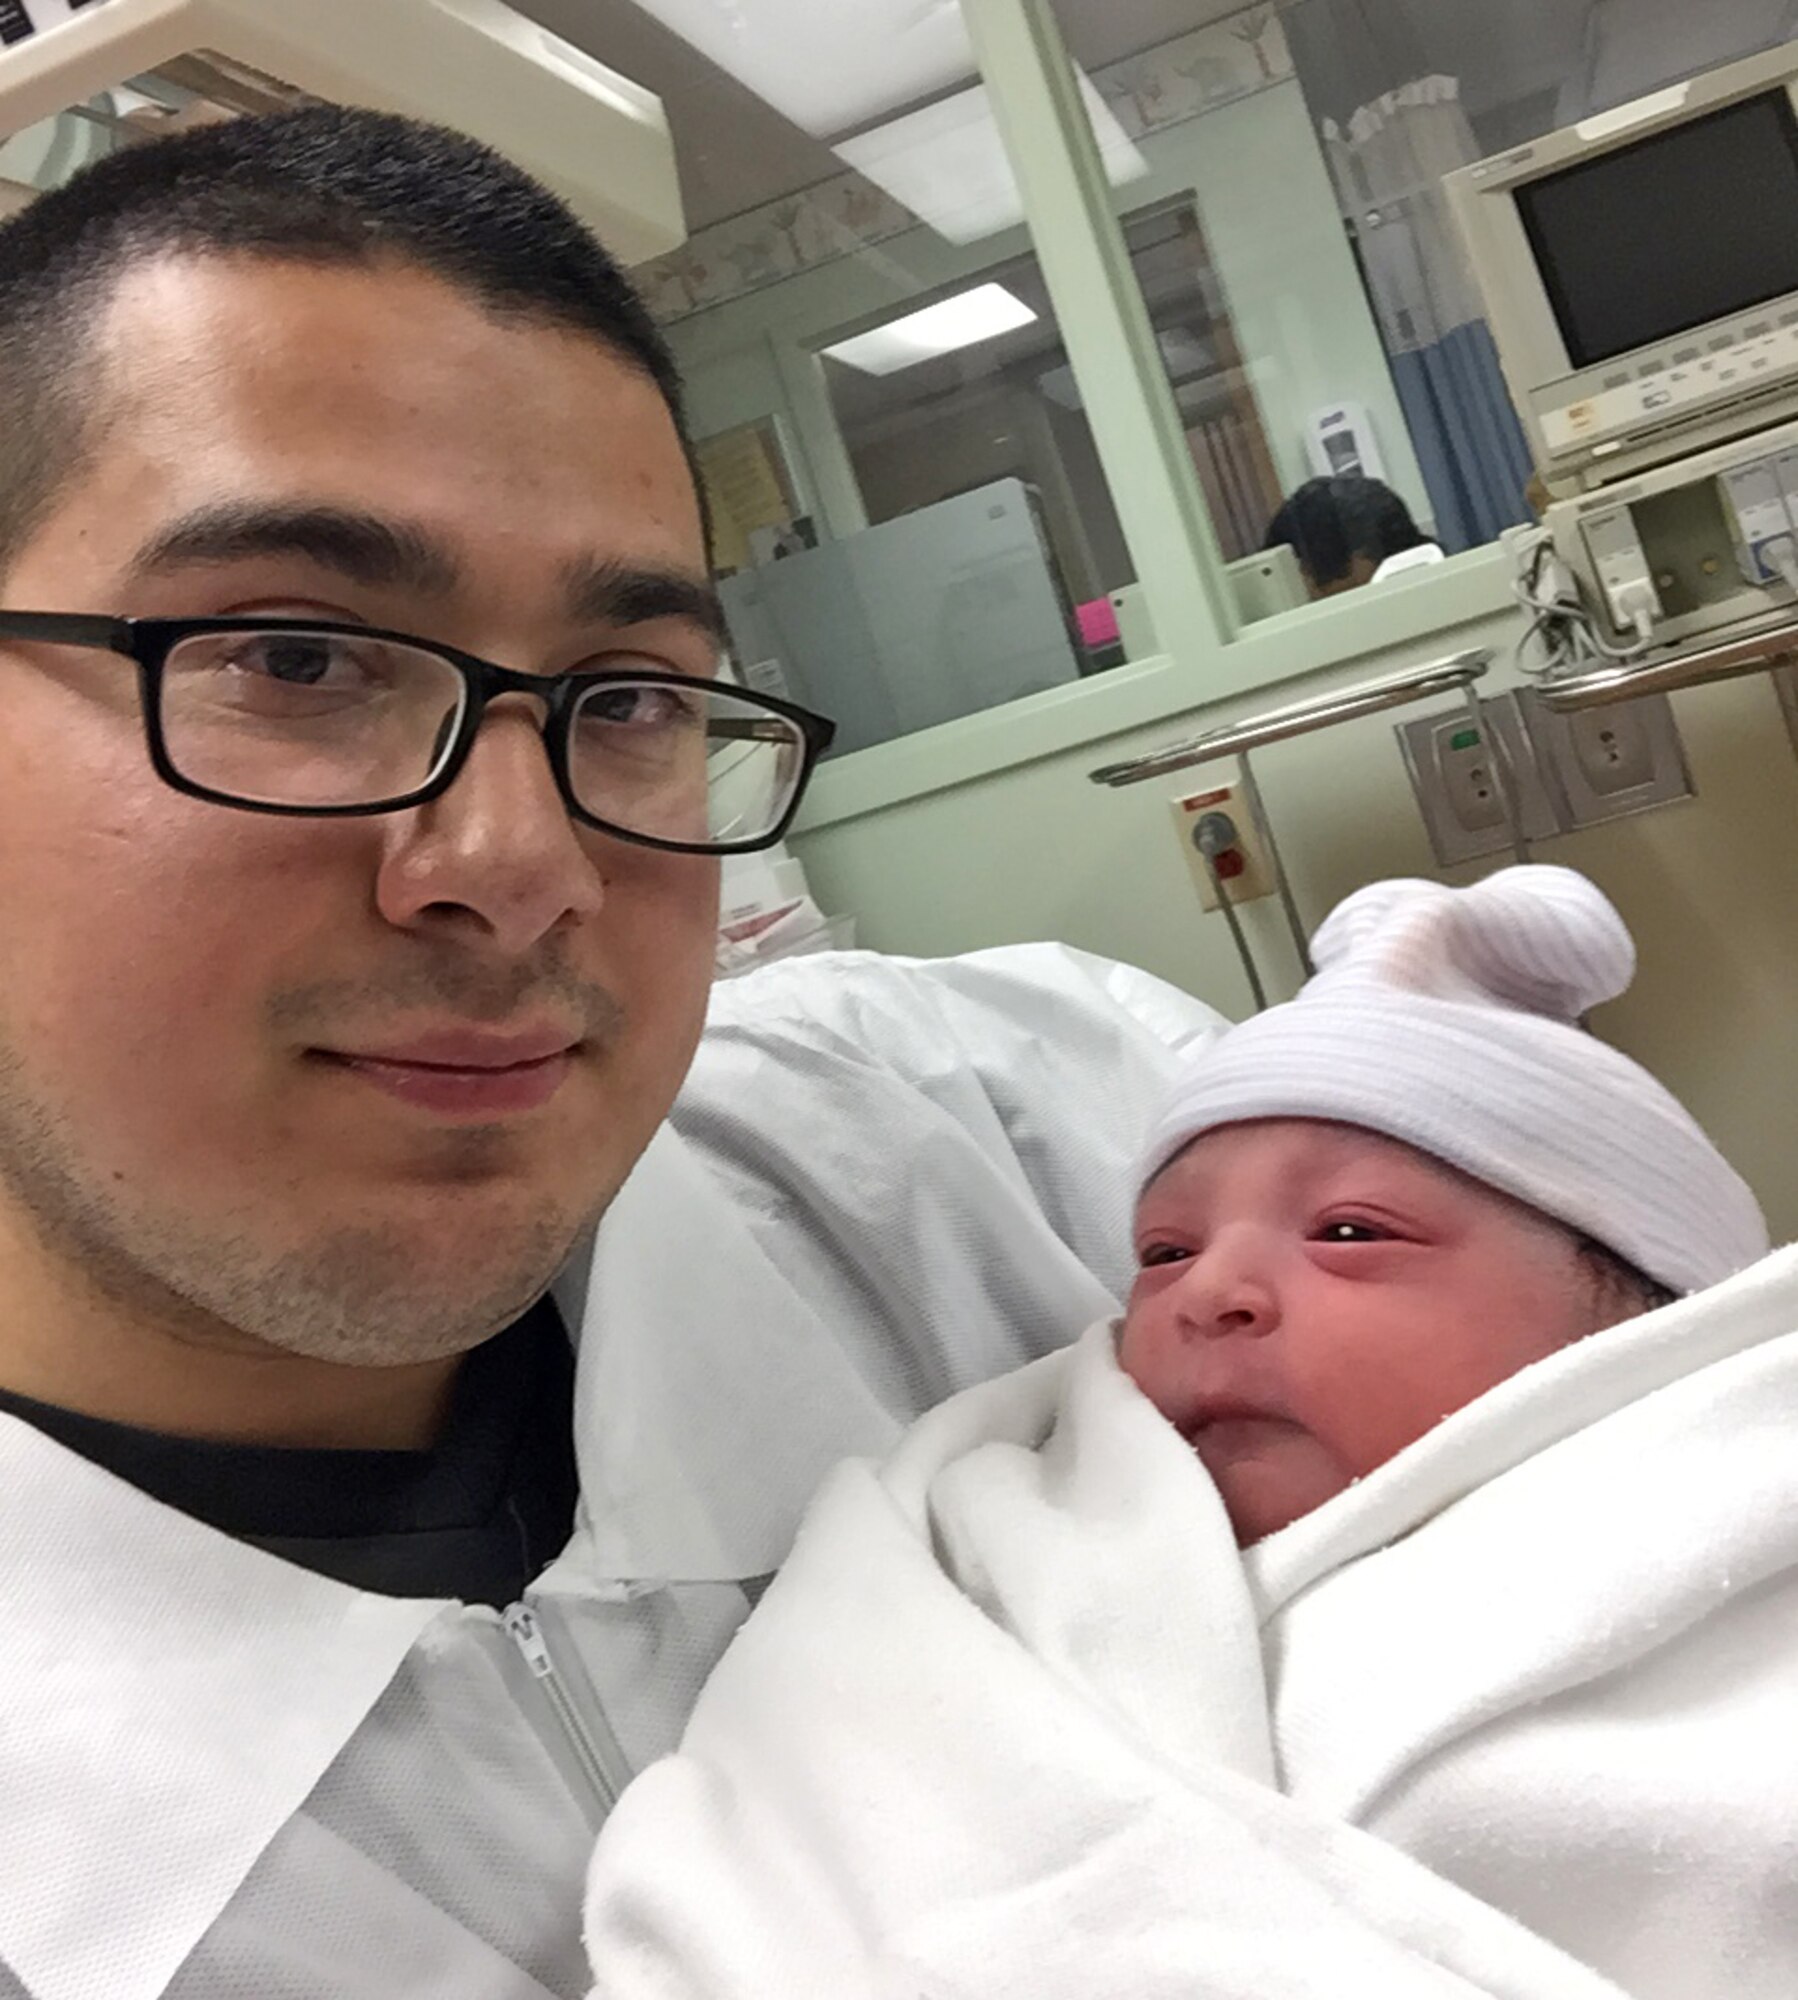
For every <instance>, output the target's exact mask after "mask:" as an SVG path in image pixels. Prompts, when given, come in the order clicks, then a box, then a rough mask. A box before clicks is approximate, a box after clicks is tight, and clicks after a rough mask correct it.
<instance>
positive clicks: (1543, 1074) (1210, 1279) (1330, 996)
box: [1118, 868, 1765, 1547]
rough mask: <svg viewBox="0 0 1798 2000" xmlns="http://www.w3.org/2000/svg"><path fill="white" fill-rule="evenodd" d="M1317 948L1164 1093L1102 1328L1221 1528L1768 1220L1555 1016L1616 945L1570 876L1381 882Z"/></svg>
mask: <svg viewBox="0 0 1798 2000" xmlns="http://www.w3.org/2000/svg"><path fill="white" fill-rule="evenodd" d="M1317 955H1318V958H1319V960H1320V961H1321V962H1322V964H1323V967H1324V970H1323V971H1322V972H1321V973H1320V974H1319V976H1318V977H1317V978H1316V979H1314V980H1313V981H1312V983H1311V984H1310V985H1309V986H1308V987H1307V988H1306V989H1305V991H1304V992H1303V993H1302V994H1301V995H1300V996H1299V998H1298V999H1297V1000H1296V1001H1294V1002H1292V1003H1290V1004H1289V1005H1287V1006H1284V1007H1276V1008H1274V1009H1272V1010H1271V1011H1269V1012H1268V1013H1266V1014H1263V1015H1261V1016H1260V1017H1258V1018H1257V1019H1256V1020H1254V1021H1251V1022H1249V1023H1247V1024H1245V1025H1244V1026H1243V1027H1241V1028H1238V1029H1234V1030H1232V1031H1230V1032H1228V1033H1226V1034H1224V1035H1222V1036H1221V1037H1220V1038H1219V1039H1218V1040H1216V1041H1214V1042H1213V1043H1212V1044H1211V1045H1210V1047H1209V1048H1208V1049H1206V1050H1205V1051H1203V1052H1202V1053H1201V1054H1200V1055H1199V1056H1198V1057H1197V1058H1196V1059H1195V1062H1194V1064H1193V1066H1192V1068H1191V1070H1190V1072H1189V1073H1188V1074H1187V1076H1186V1077H1185V1078H1183V1079H1182V1082H1181V1083H1180V1085H1179V1086H1178V1087H1177V1089H1176V1092H1175V1095H1174V1099H1173V1102H1172V1103H1171V1105H1170V1106H1169V1108H1168V1110H1167V1112H1166V1114H1165V1115H1164V1117H1163V1118H1162V1120H1161V1122H1160V1126H1159V1129H1158V1131H1157V1133H1156V1136H1155V1141H1154V1144H1153V1146H1152V1147H1151V1150H1150V1160H1149V1166H1150V1169H1151V1172H1150V1177H1149V1179H1148V1183H1147V1185H1146V1187H1145V1188H1144V1190H1143V1193H1142V1195H1141V1197H1140V1200H1139V1203H1138V1207H1137V1213H1136V1222H1135V1237H1136V1261H1137V1265H1138V1276H1137V1278H1136V1282H1135V1285H1134V1288H1133V1290H1132V1292H1131V1295H1130V1301H1129V1310H1128V1312H1127V1314H1126V1316H1125V1318H1124V1321H1123V1325H1122V1330H1121V1334H1120V1337H1119V1349H1118V1352H1119V1359H1120V1361H1121V1362H1122V1365H1123V1367H1124V1370H1125V1372H1126V1373H1127V1374H1129V1375H1130V1376H1131V1377H1132V1378H1133V1379H1134V1380H1135V1381H1136V1383H1137V1385H1138V1386H1139V1387H1140V1388H1141V1389H1142V1390H1143V1392H1144V1393H1145V1394H1146V1395H1147V1396H1148V1397H1149V1399H1150V1400H1151V1401H1152V1402H1153V1403H1154V1404H1155V1406H1156V1408H1157V1409H1158V1410H1160V1411H1161V1413H1162V1415H1163V1416H1165V1417H1166V1418H1167V1419H1168V1420H1169V1421H1170V1422H1171V1423H1172V1424H1173V1425H1174V1426H1175V1427H1176V1428H1177V1429H1178V1430H1179V1431H1180V1433H1181V1434H1182V1436H1184V1437H1186V1438H1188V1439H1190V1441H1191V1443H1192V1445H1193V1449H1194V1450H1195V1451H1196V1452H1197V1454H1198V1456H1199V1458H1200V1460H1201V1461H1202V1462H1203V1464H1204V1465H1205V1468H1206V1470H1207V1471H1208V1472H1209V1473H1210V1474H1211V1476H1212V1479H1213V1481H1214V1482H1215V1484H1216V1485H1217V1487H1218V1490H1219V1492H1220V1494H1221V1495H1222V1497H1223V1500H1224V1503H1225V1506H1226V1509H1227V1510H1228V1512H1229V1515H1230V1520H1231V1524H1232V1526H1233V1527H1234V1529H1235V1531H1236V1537H1237V1540H1238V1542H1239V1543H1241V1544H1242V1545H1244V1546H1245V1547H1246V1546H1247V1545H1249V1544H1250V1543H1253V1542H1257V1541H1259V1540H1261V1539H1262V1538H1263V1537H1264V1536H1267V1535H1270V1534H1273V1533H1275V1532H1276V1531H1277V1530H1279V1529H1281V1528H1284V1527H1286V1526H1288V1525H1289V1524H1290V1523H1291V1522H1293V1521H1295V1520H1297V1519H1298V1518H1299V1517H1300V1516H1301V1515H1304V1514H1307V1513H1309V1512H1311V1510H1312V1509H1313V1508H1316V1507H1319V1506H1321V1505H1322V1504H1323V1503H1324V1502H1325V1501H1327V1500H1330V1499H1332V1498H1334V1497H1335V1496H1336V1495H1337V1494H1339V1493H1341V1492H1342V1491H1343V1490H1344V1489H1345V1488H1347V1487H1348V1486H1350V1485H1351V1484H1353V1483H1354V1482H1355V1481H1356V1480H1357V1479H1359V1478H1361V1477H1362V1476H1363V1475H1364V1474H1366V1473H1369V1472H1372V1471H1373V1470H1374V1469H1375V1468H1376V1467H1377V1466H1380V1465H1383V1464H1384V1463H1385V1462H1386V1461H1387V1460H1388V1459H1390V1458H1392V1457H1394V1456H1395V1455H1396V1454H1397V1453H1398V1452H1400V1451H1401V1450H1403V1449H1404V1447H1405V1446H1407V1445H1409V1444H1413V1443H1415V1442H1416V1441H1417V1440H1418V1439H1419V1438H1421V1437H1422V1436H1423V1435H1424V1434H1425V1433H1426V1432H1428V1431H1429V1430H1431V1429H1432V1428H1433V1427H1434V1426H1435V1425H1436V1424H1437V1423H1439V1422H1440V1421H1441V1419H1442V1418H1443V1417H1445V1416H1447V1415H1448V1414H1450V1413H1451V1412H1452V1411H1455V1410H1459V1409H1461V1408H1463V1407H1465V1406H1466V1405H1467V1404H1469V1403H1471V1402H1473V1401H1474V1400H1475V1399H1476V1398H1477V1397H1479V1396H1482V1395H1484V1394H1485V1393H1486V1392H1487V1391H1488V1390H1490V1389H1492V1388H1494V1387H1496V1386H1497V1385H1498V1384H1499V1383H1500V1382H1502V1381H1504V1380H1506V1379H1507V1378H1508V1377H1510V1376H1512V1375H1514V1374H1516V1373H1517V1372H1518V1371H1519V1370H1520V1369H1523V1368H1525V1367H1527V1366H1529V1365H1530V1364H1531V1363H1532V1362H1537V1361H1541V1360H1543V1359H1545V1358H1546V1357H1547V1356H1549V1355H1551V1354H1553V1353H1555V1352H1556V1351H1557V1350H1559V1349H1561V1348H1563V1347H1567V1346H1569V1345H1571V1344H1572V1343H1573V1342H1575V1341H1578V1340H1583V1339H1585V1338H1586V1337H1587V1336H1588V1335H1590V1334H1593V1333H1596V1332H1598V1331H1599V1330H1600V1329H1602V1328H1604V1327H1608V1326H1613V1325H1616V1324H1617V1323H1618V1322H1620V1321H1622V1320H1625V1319H1628V1318H1631V1317H1632V1316H1634V1315H1636V1314H1638V1313H1642V1312H1646V1311H1650V1310H1652V1309H1653V1308H1655V1307H1657V1306H1661V1305H1665V1304H1667V1303H1669V1302H1670V1301H1671V1300H1672V1299H1673V1298H1674V1297H1676V1296H1678V1295H1680V1294H1682V1293H1684V1292H1687V1291H1691V1290H1695V1289H1698V1288H1699V1287H1700V1286H1701V1285H1702V1284H1704V1283H1707V1282H1710V1281H1711V1280H1713V1279H1715V1278H1720V1277H1723V1276H1725V1275H1727V1274H1728V1272H1730V1271H1731V1270H1734V1269H1736V1268H1739V1267H1740V1266H1741V1265H1742V1264H1744V1263H1746V1262H1748V1261H1750V1260H1751V1259H1752V1258H1753V1257H1754V1256H1755V1255H1756V1254H1758V1252H1759V1251H1760V1249H1761V1248H1762V1247H1763V1246H1764V1241H1765V1239H1764V1234H1763V1226H1762V1223H1761V1220H1760V1216H1759V1213H1758V1210H1757V1209H1756V1208H1755V1205H1754V1202H1753V1199H1752V1197H1751V1196H1750V1195H1749V1194H1748V1191H1747V1190H1746V1189H1745V1188H1744V1187H1743V1185H1742V1183H1741V1182H1740V1180H1739V1179H1738V1178H1737V1176H1736V1175H1735V1173H1734V1171H1733V1169H1731V1168H1730V1167H1729V1166H1728V1164H1727V1163H1726V1162H1725V1161H1724V1160H1723V1159H1722V1157H1721V1156H1720V1155H1719V1154H1717V1153H1716V1152H1715V1150H1714V1149H1713V1148H1712V1147H1711V1146H1710V1144H1709V1142H1708V1141H1707V1140H1706V1139H1705V1137H1704V1135H1703V1134H1702V1133H1701V1132H1700V1131H1699V1130H1698V1128H1697V1127H1696V1126H1695V1125H1694V1124H1693V1123H1692V1121H1691V1120H1690V1119H1689V1118H1688V1117H1687V1116H1686V1114H1685V1113H1684V1111H1683V1110H1681V1108H1680V1107H1679V1106H1678V1105H1677V1104H1676V1103H1675V1102H1674V1101H1673V1099H1672V1098H1671V1097H1669V1096H1668V1094H1667V1093H1666V1091H1665V1090H1663V1089H1662V1087H1661V1086H1660V1085H1659V1084H1658V1083H1656V1082H1655V1081H1654V1079H1653V1078H1652V1077H1650V1076H1649V1075H1648V1074H1647V1073H1646V1072H1645V1071H1643V1070H1641V1069H1640V1068H1638V1067H1637V1066H1636V1065H1635V1064H1634V1063H1632V1062H1630V1061H1629V1060H1628V1059H1627V1058H1626V1057H1624V1056H1622V1055H1620V1054H1619V1053H1618V1052H1617V1051H1616V1050H1614V1049H1610V1048H1608V1047H1606V1046H1605V1045H1604V1044H1602V1043H1600V1042H1598V1041H1596V1040H1595V1039H1594V1038H1593V1037H1592V1036H1590V1035H1588V1034H1586V1033H1585V1032H1584V1031H1583V1030H1582V1029H1581V1028H1580V1026H1579V1025H1578V1024H1577V1021H1576V1018H1575V1017H1576V1015H1577V1014H1578V1012H1579V1011H1580V1009H1581V1005H1582V1003H1585V1002H1589V1001H1590V1000H1591V999H1592V998H1594V997H1596V996H1597V995H1599V994H1601V993H1603V992H1605V991H1607V990H1609V991H1616V990H1618V988H1619V987H1620V986H1621V985H1622V984H1624V983H1627V978H1628V971H1629V968H1630V966H1631V964H1632V962H1633V956H1634V954H1633V950H1632V947H1631V945H1630V941H1629V937H1628V934H1627V932H1626V931H1625V930H1624V928H1623V925H1622V922H1621V920H1620V919H1619V918H1618V916H1617V914H1616V912H1615V911H1614V910H1613V909H1612V908H1611V906H1610V905H1609V904H1608V903H1607V902H1606V901H1605V900H1604V898H1603V897H1602V896H1600V895H1599V894H1598V893H1597V892H1596V891H1595V890H1593V888H1592V887H1591V885H1590V884H1589V883H1587V882H1585V881H1583V880H1581V879H1580V878H1579V877H1577V876H1573V875H1570V874H1568V873H1566V872H1565V871H1562V870H1558V869H1546V868H1530V869H1515V870H1510V871H1507V872H1506V873H1504V874H1501V875H1498V876H1495V877H1492V878H1490V879H1489V880H1488V881H1487V882H1485V883H1483V884H1481V885H1480V887H1479V889H1478V890H1476V891H1463V892H1456V891H1451V890H1443V889H1438V888H1435V887H1434V886H1433V885H1430V884H1426V883H1403V882H1392V883H1382V884H1380V885H1379V886H1377V887H1376V888H1373V889H1370V890H1365V891H1363V892H1362V893H1361V894H1360V895H1358V896H1356V897H1353V898H1351V899H1350V901H1349V902H1348V903H1346V904H1345V905H1344V906H1343V907H1342V909H1341V910H1339V911H1338V912H1337V913H1336V915H1335V916H1334V917H1333V918H1332V919H1331V920H1330V922H1329V924H1327V925H1326V926H1325V927H1324V929H1323V931H1322V932H1320V933H1319V937H1318V941H1317ZM1582 986H1583V987H1584V988H1585V989H1586V990H1585V991H1583V992H1582V991H1581V990H1579V989H1580V988H1581V987H1582Z"/></svg>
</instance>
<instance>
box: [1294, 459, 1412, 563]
mask: <svg viewBox="0 0 1798 2000" xmlns="http://www.w3.org/2000/svg"><path fill="white" fill-rule="evenodd" d="M1428 539H1429V538H1428V536H1426V535H1425V534H1424V533H1423V532H1422V530H1421V529H1420V528H1419V527H1418V525H1417V523H1416V522H1415V521H1414V520H1412V518H1411V510H1410V508H1409V507H1407V506H1406V505H1405V503H1404V501H1403V500H1402V499H1400V497H1399V496H1398V494H1396V493H1395V492H1393V490H1392V488H1391V487H1390V486H1388V485H1386V484H1385V482H1384V481H1383V480H1379V479H1368V478H1366V477H1364V476H1363V475H1361V474H1359V473H1345V474H1343V475H1341V476H1340V477H1338V478H1335V479H1309V480H1307V481H1306V482H1305V484H1304V485H1303V486H1301V487H1299V488H1298V490H1297V491H1296V492H1294V493H1292V494H1290V495H1289V496H1288V498H1287V500H1286V503H1285V505H1284V506H1283V507H1282V508H1281V509H1280V511H1279V512H1278V513H1277V514H1276V515H1275V516H1274V518H1273V519H1272V520H1271V521H1270V522H1269V523H1268V526H1267V539H1266V542H1265V544H1264V546H1265V547H1267V548H1270V549H1276V548H1280V547H1282V546H1284V547H1287V548H1290V549H1293V550H1294V551H1296V553H1297V555H1298V559H1299V561H1300V562H1301V563H1303V564H1304V566H1305V572H1306V574H1307V575H1308V576H1309V577H1310V578H1311V579H1312V581H1313V582H1314V583H1316V584H1318V585H1320V586H1325V587H1327V586H1328V585H1330V584H1333V583H1340V582H1341V581H1342V580H1343V579H1344V578H1345V577H1346V576H1348V574H1349V572H1350V570H1351V569H1352V568H1353V566H1354V561H1355V558H1356V557H1357V556H1363V557H1365V558H1366V559H1367V561H1368V562H1370V563H1372V564H1373V566H1374V568H1375V569H1378V568H1379V566H1380V564H1381V563H1383V562H1384V561H1385V560H1386V558H1387V557H1388V556H1396V555H1402V554H1403V553H1404V552H1405V550H1406V549H1415V548H1419V547H1421V546H1422V544H1423V543H1424V542H1425V541H1427V540H1428Z"/></svg>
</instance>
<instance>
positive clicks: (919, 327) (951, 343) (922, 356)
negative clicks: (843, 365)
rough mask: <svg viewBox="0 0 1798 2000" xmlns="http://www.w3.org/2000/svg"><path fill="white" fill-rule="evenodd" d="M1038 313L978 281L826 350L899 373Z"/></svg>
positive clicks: (870, 368) (875, 370)
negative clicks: (971, 287)
mask: <svg viewBox="0 0 1798 2000" xmlns="http://www.w3.org/2000/svg"><path fill="white" fill-rule="evenodd" d="M1035 318H1036V314H1035V313H1033V312H1032V311H1031V310H1030V308H1029V307H1028V306H1027V305H1026V304H1025V303H1024V301H1023V300H1022V299H1019V298H1014V297H1013V296H1012V294H1011V293H1010V292H1008V291H1007V290H1006V289H1005V287H1004V286H1003V285H976V286H975V287H974V289H973V290H972V291H971V292H957V293H956V295H955V297H954V298H952V299H940V300H939V301H938V302H937V303H936V304H935V305H933V306H925V307H924V308H923V310H922V311H920V312H915V313H907V314H906V316H905V317H904V318H903V319H896V320H892V321H889V323H888V324H887V325H885V326H877V327H876V328H875V329H874V331H873V332H872V333H858V334H857V335H855V337H854V338H853V339H852V340H839V341H838V342H837V344H836V345H835V346H834V347H827V348H825V349H824V352H825V353H826V354H828V355H829V356H830V358H831V359H832V360H833V361H846V362H847V363H848V364H849V366H850V367H851V368H859V369H861V370H862V372H863V373H864V374H868V375H896V374H897V373H898V372H899V370H900V369H901V368H911V367H914V366H916V364H917V363H918V362H920V361H934V360H935V359H936V358H937V356H938V355H940V354H953V353H954V352H955V351H956V349H957V348H960V347H974V346H976V345H978V343H979V342H981V341H983V340H991V339H993V338H994V337H995V336H996V335H998V334H1001V333H1010V332H1012V331H1013V330H1014V329H1015V328H1017V327H1020V326H1028V325H1029V324H1030V323H1031V321H1032V320H1034V319H1035Z"/></svg>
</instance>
